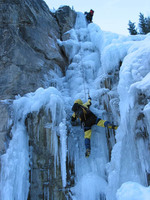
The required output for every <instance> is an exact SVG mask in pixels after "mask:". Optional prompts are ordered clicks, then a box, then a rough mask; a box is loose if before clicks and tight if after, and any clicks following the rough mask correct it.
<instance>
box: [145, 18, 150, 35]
mask: <svg viewBox="0 0 150 200" xmlns="http://www.w3.org/2000/svg"><path fill="white" fill-rule="evenodd" d="M146 28H147V32H148V33H149V32H150V17H147V18H146Z"/></svg>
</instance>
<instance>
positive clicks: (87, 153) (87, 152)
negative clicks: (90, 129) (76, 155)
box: [85, 149, 91, 158]
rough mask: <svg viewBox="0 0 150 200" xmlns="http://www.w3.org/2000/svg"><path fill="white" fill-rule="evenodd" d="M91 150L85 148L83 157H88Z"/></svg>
mask: <svg viewBox="0 0 150 200" xmlns="http://www.w3.org/2000/svg"><path fill="white" fill-rule="evenodd" d="M90 153H91V150H90V149H86V152H85V157H86V158H88V157H89V156H90Z"/></svg>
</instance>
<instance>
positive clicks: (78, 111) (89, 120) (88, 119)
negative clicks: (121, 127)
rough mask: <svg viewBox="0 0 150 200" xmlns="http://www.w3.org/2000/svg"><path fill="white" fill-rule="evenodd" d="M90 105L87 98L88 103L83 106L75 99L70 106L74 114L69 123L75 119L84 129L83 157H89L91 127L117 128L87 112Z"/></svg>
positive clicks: (80, 101) (79, 100)
mask: <svg viewBox="0 0 150 200" xmlns="http://www.w3.org/2000/svg"><path fill="white" fill-rule="evenodd" d="M90 105H91V98H90V97H89V98H88V101H87V102H86V103H84V104H83V102H82V100H81V99H77V100H76V101H75V102H74V105H73V106H72V111H73V112H74V113H73V115H72V117H71V121H72V122H74V121H75V120H76V119H77V118H79V119H80V121H81V125H82V127H83V129H84V138H85V148H86V152H85V156H86V157H89V155H90V152H91V144H90V139H91V133H92V131H91V127H92V126H93V125H95V124H96V125H97V126H101V127H108V128H111V129H115V130H116V129H117V128H118V127H117V126H116V125H112V124H111V123H110V122H109V121H106V120H103V119H101V118H98V117H97V116H96V115H95V114H94V113H92V112H91V111H90V110H89V107H90Z"/></svg>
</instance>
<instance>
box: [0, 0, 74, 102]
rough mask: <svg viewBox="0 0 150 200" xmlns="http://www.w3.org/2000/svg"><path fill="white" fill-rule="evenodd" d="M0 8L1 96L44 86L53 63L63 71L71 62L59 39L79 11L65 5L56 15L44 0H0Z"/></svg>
mask: <svg viewBox="0 0 150 200" xmlns="http://www.w3.org/2000/svg"><path fill="white" fill-rule="evenodd" d="M0 10H1V12H0V21H1V24H0V35H1V38H0V44H1V50H0V73H1V80H0V98H1V99H8V98H14V96H15V95H17V94H20V95H23V94H25V93H28V92H31V91H35V90H36V89H37V88H39V87H41V86H42V87H45V84H44V83H45V74H47V73H48V71H49V70H50V69H54V67H55V68H56V67H57V68H58V69H60V70H61V71H62V72H64V69H65V67H66V66H67V64H68V62H67V59H66V57H65V56H64V54H63V52H62V49H60V47H59V46H58V44H57V39H61V38H63V34H64V32H66V31H67V30H69V29H71V28H72V27H73V25H74V23H75V18H76V14H75V12H74V11H72V10H71V9H70V7H68V6H66V7H64V8H61V9H60V10H58V11H57V13H56V15H54V14H53V13H51V12H50V11H49V9H48V7H47V6H46V4H45V2H44V1H41V0H33V1H31V0H26V1H21V0H12V1H9V0H7V1H5V0H0ZM57 17H58V19H57ZM66 22H67V23H66Z"/></svg>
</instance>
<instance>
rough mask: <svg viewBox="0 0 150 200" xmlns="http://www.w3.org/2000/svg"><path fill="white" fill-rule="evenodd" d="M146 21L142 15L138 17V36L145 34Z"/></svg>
mask: <svg viewBox="0 0 150 200" xmlns="http://www.w3.org/2000/svg"><path fill="white" fill-rule="evenodd" d="M146 23H147V19H146V18H145V17H144V15H143V14H142V13H140V15H139V29H140V34H147V33H148V30H147V25H146Z"/></svg>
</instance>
